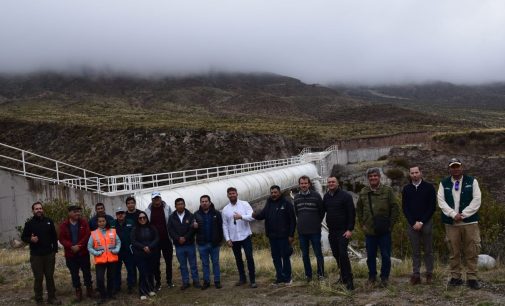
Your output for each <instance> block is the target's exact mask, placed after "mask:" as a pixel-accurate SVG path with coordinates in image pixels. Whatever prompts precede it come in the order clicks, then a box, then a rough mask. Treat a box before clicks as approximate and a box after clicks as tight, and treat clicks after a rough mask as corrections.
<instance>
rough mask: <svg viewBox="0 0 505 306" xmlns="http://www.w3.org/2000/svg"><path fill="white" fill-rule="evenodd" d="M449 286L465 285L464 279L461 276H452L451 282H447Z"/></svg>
mask: <svg viewBox="0 0 505 306" xmlns="http://www.w3.org/2000/svg"><path fill="white" fill-rule="evenodd" d="M447 285H448V286H453V287H454V286H461V285H463V280H462V279H461V278H454V277H452V278H451V279H450V280H449V282H448V283H447Z"/></svg>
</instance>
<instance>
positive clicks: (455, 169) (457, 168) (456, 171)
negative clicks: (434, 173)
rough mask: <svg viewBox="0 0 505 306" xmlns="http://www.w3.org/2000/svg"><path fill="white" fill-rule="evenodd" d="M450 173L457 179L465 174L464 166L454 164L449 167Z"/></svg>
mask: <svg viewBox="0 0 505 306" xmlns="http://www.w3.org/2000/svg"><path fill="white" fill-rule="evenodd" d="M449 173H450V174H451V176H452V177H453V178H455V179H459V178H460V177H461V176H462V175H463V166H462V165H458V164H455V165H452V166H450V167H449Z"/></svg>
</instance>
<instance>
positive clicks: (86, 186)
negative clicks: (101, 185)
mask: <svg viewBox="0 0 505 306" xmlns="http://www.w3.org/2000/svg"><path fill="white" fill-rule="evenodd" d="M83 175H84V190H88V180H87V179H86V169H84V172H83Z"/></svg>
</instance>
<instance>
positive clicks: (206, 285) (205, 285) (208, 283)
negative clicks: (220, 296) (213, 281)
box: [202, 282, 210, 290]
mask: <svg viewBox="0 0 505 306" xmlns="http://www.w3.org/2000/svg"><path fill="white" fill-rule="evenodd" d="M209 287H210V282H203V286H202V290H205V289H207V288H209Z"/></svg>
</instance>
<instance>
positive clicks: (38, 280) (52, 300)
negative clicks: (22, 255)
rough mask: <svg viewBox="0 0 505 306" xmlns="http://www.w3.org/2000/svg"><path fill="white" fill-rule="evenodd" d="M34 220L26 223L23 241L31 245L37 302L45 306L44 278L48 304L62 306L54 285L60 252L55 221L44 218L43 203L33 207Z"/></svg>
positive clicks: (31, 260) (31, 261)
mask: <svg viewBox="0 0 505 306" xmlns="http://www.w3.org/2000/svg"><path fill="white" fill-rule="evenodd" d="M32 213H33V218H31V219H30V220H28V221H27V222H26V223H25V227H24V228H23V233H22V235H21V240H23V241H24V242H26V243H28V244H30V263H31V267H32V272H33V290H34V291H35V302H36V303H37V304H43V303H44V300H43V293H44V292H43V287H42V283H43V281H44V277H45V278H46V289H47V303H48V304H56V305H60V304H61V302H60V301H58V300H57V299H56V287H55V285H54V265H55V257H56V253H57V252H58V238H57V237H56V229H55V227H54V223H53V220H51V219H49V218H47V217H45V216H44V210H43V208H42V203H40V202H35V203H33V205H32Z"/></svg>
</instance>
